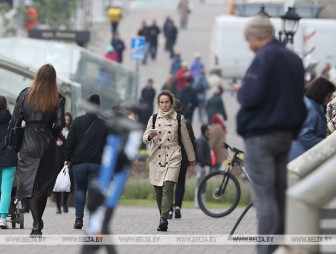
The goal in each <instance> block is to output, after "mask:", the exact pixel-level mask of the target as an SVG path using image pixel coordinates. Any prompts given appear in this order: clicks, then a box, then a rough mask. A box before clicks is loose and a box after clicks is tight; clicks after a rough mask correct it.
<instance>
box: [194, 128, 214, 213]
mask: <svg viewBox="0 0 336 254" xmlns="http://www.w3.org/2000/svg"><path fill="white" fill-rule="evenodd" d="M201 133H202V135H201V137H199V138H198V139H197V140H196V160H197V164H196V170H197V173H196V178H197V187H196V189H195V207H198V201H197V191H198V186H199V184H200V183H201V181H202V180H203V178H204V177H205V176H206V175H207V174H209V171H210V167H211V149H210V145H209V137H210V135H211V129H210V126H209V125H207V124H203V125H202V126H201ZM203 192H204V191H203ZM202 196H205V192H204V193H202Z"/></svg>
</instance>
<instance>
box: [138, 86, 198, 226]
mask: <svg viewBox="0 0 336 254" xmlns="http://www.w3.org/2000/svg"><path fill="white" fill-rule="evenodd" d="M157 102H158V106H159V112H158V114H157V116H156V120H155V121H153V116H151V117H150V119H149V121H148V124H147V127H146V130H145V133H144V135H143V142H144V143H145V144H149V143H150V144H152V146H151V147H152V148H151V151H150V157H149V161H150V164H149V168H150V182H151V184H152V185H153V186H154V190H155V199H156V202H157V205H158V209H159V212H160V223H159V226H158V227H157V230H158V231H167V229H168V220H167V219H168V214H169V211H170V209H171V207H172V206H173V197H174V186H175V183H176V182H177V180H178V177H179V173H180V166H181V160H182V155H181V147H180V146H179V140H178V125H179V124H178V115H177V113H176V112H175V110H174V108H173V105H174V96H173V94H172V93H171V92H169V91H167V90H163V91H161V92H160V93H159V95H158V97H157ZM154 122H155V124H154ZM153 127H154V128H153ZM180 130H181V140H180V143H182V144H183V146H184V149H185V151H186V153H187V157H188V160H189V162H190V165H191V166H194V165H195V163H196V160H195V152H194V149H193V146H192V143H191V141H190V138H189V134H188V130H187V127H186V122H185V119H184V117H183V116H182V115H181V126H180Z"/></svg>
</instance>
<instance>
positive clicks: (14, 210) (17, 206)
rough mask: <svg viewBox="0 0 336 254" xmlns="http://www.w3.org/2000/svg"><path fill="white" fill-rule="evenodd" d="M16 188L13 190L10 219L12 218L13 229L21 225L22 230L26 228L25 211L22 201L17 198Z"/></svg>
mask: <svg viewBox="0 0 336 254" xmlns="http://www.w3.org/2000/svg"><path fill="white" fill-rule="evenodd" d="M15 196H16V187H13V188H12V198H11V203H10V206H9V213H8V217H10V222H11V223H12V228H16V224H20V228H21V229H22V228H24V212H25V211H24V209H23V206H22V201H20V200H18V199H16V198H15Z"/></svg>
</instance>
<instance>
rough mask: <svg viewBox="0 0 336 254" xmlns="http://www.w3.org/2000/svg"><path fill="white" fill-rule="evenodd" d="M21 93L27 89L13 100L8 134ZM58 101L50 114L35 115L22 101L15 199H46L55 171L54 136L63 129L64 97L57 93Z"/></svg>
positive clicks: (14, 118) (27, 89) (52, 185)
mask: <svg viewBox="0 0 336 254" xmlns="http://www.w3.org/2000/svg"><path fill="white" fill-rule="evenodd" d="M25 93H29V88H26V89H24V90H23V91H22V92H21V93H20V95H19V96H18V98H17V101H16V106H15V108H14V112H13V116H12V119H11V122H10V124H9V127H8V131H9V130H10V129H11V128H13V127H14V125H15V122H16V119H17V118H18V117H19V115H20V114H19V110H20V105H21V103H22V100H23V97H24V94H25ZM26 98H28V94H27V96H26ZM59 98H60V99H59V104H58V108H57V111H56V112H55V114H52V115H44V114H41V113H39V112H35V111H34V110H33V109H32V108H31V107H30V105H29V104H28V103H27V99H25V102H24V105H23V117H22V120H24V121H25V122H26V128H25V132H24V137H23V142H22V145H21V148H20V151H19V153H18V173H19V186H18V190H17V194H16V195H17V198H19V199H22V198H27V197H32V196H34V197H48V196H50V194H51V192H52V189H53V187H54V184H55V181H56V178H57V175H58V172H59V169H58V159H57V148H56V139H55V137H57V136H58V135H59V132H60V131H61V130H62V128H63V127H64V126H65V118H64V104H65V98H64V97H63V96H62V95H61V94H60V95H59ZM7 136H8V134H7Z"/></svg>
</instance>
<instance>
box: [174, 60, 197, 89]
mask: <svg viewBox="0 0 336 254" xmlns="http://www.w3.org/2000/svg"><path fill="white" fill-rule="evenodd" d="M175 79H176V82H177V92H178V93H180V92H181V90H182V89H183V88H184V87H185V86H186V85H187V81H189V83H192V82H193V81H194V79H193V76H192V74H191V72H190V70H189V69H188V63H187V62H183V63H182V65H181V68H180V69H179V70H178V71H177V72H176V76H175Z"/></svg>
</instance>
